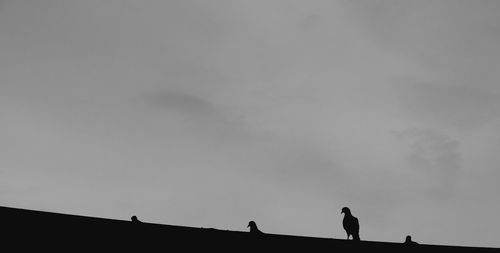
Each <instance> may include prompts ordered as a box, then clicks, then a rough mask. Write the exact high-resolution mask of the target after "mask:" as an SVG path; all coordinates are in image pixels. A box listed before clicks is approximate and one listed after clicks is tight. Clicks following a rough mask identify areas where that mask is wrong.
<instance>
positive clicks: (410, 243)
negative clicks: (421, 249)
mask: <svg viewBox="0 0 500 253" xmlns="http://www.w3.org/2000/svg"><path fill="white" fill-rule="evenodd" d="M405 244H406V245H417V244H418V242H414V241H412V240H411V236H409V235H407V236H406V240H405Z"/></svg>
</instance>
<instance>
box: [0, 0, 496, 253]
mask: <svg viewBox="0 0 500 253" xmlns="http://www.w3.org/2000/svg"><path fill="white" fill-rule="evenodd" d="M499 13H500V2H499V1H494V0H491V1H488V0H484V1H479V0H476V1H465V0H464V1H460V0H456V1H446V0H440V1H426V0H425V1H424V0H421V1H411V0H409V1H393V0H386V1H383V0H380V1H374V0H366V1H347V0H345V1H330V0H325V1H311V0H308V1H291V0H283V1H268V0H266V1H255V0H252V1H235V0H227V1H202V0H200V1H187V0H182V1H181V0H179V1H162V0H142V1H135V0H105V1H103V0H85V1H77V0H3V1H0V120H1V121H0V205H4V206H12V207H21V208H29V209H36V210H48V211H54V212H63V213H72V214H80V215H89V216H98V217H108V218H114V219H124V220H126V219H129V218H130V216H132V215H137V216H138V217H139V219H141V220H143V221H145V222H154V223H163V224H175V225H184V226H194V227H213V228H218V229H229V230H239V231H246V230H247V228H246V225H247V223H248V221H249V220H255V221H256V222H257V224H258V226H259V228H260V229H261V230H262V231H264V232H268V233H280V234H293V235H304V236H318V237H330V238H331V237H334V238H345V237H346V235H345V232H344V230H343V228H342V225H341V222H342V216H341V215H340V211H341V208H342V207H343V206H348V207H350V208H351V210H352V213H353V215H354V216H357V217H358V218H359V220H360V224H361V232H360V235H361V239H362V240H380V241H394V242H402V241H404V238H405V236H406V235H412V237H413V239H414V240H415V241H418V242H420V243H430V244H453V245H471V246H495V247H500V239H499V234H500V219H499V218H498V215H499V214H500V197H499V193H500V184H499V183H498V180H499V179H500V170H499V164H500V156H499V154H500V110H499V108H500V85H499V81H500V50H499V48H498V45H500V15H498V14H499Z"/></svg>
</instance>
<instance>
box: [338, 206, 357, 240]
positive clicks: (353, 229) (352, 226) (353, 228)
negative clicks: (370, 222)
mask: <svg viewBox="0 0 500 253" xmlns="http://www.w3.org/2000/svg"><path fill="white" fill-rule="evenodd" d="M341 214H344V220H343V221H342V225H343V226H344V229H345V232H346V233H347V239H348V240H349V236H352V240H354V241H359V222H358V218H356V217H354V216H352V214H351V210H349V208H347V207H344V208H342V212H341Z"/></svg>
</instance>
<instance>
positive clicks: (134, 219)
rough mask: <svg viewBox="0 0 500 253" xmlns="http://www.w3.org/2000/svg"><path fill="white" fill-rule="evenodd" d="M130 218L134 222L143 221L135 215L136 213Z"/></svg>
mask: <svg viewBox="0 0 500 253" xmlns="http://www.w3.org/2000/svg"><path fill="white" fill-rule="evenodd" d="M130 220H131V221H132V223H141V221H140V220H139V219H137V216H135V215H134V216H132V217H131V218H130Z"/></svg>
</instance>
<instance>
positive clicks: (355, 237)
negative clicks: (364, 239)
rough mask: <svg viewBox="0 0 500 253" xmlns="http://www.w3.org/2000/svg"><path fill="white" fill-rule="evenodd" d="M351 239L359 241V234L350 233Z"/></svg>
mask: <svg viewBox="0 0 500 253" xmlns="http://www.w3.org/2000/svg"><path fill="white" fill-rule="evenodd" d="M352 240H354V241H359V240H360V239H359V234H353V235H352Z"/></svg>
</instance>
